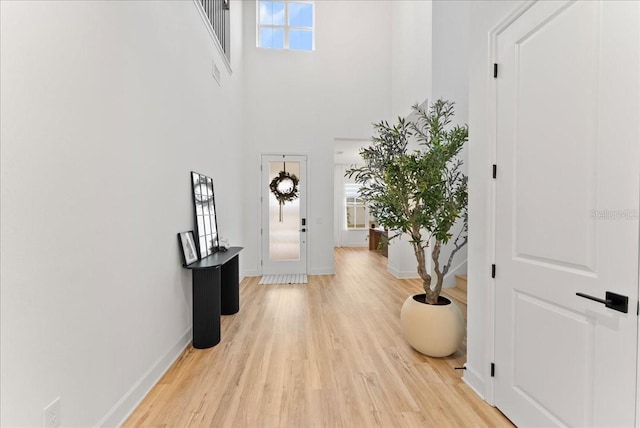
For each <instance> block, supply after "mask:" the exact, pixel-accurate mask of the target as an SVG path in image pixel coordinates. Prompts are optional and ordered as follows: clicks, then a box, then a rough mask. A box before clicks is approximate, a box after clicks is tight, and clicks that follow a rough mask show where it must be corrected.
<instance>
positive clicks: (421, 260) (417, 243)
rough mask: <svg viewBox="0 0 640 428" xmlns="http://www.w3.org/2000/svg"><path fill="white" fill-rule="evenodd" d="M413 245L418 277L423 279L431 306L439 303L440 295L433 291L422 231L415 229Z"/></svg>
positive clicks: (412, 237)
mask: <svg viewBox="0 0 640 428" xmlns="http://www.w3.org/2000/svg"><path fill="white" fill-rule="evenodd" d="M411 239H412V241H411V245H412V246H413V252H414V253H415V255H416V260H417V261H418V275H420V278H421V279H422V288H424V293H425V294H426V295H427V296H426V301H427V303H429V304H435V303H438V294H439V293H435V292H434V290H432V289H431V275H430V274H429V272H428V271H427V268H426V260H425V256H424V248H423V247H422V235H421V234H420V229H419V228H418V229H417V230H416V228H414V229H413V230H412V233H411Z"/></svg>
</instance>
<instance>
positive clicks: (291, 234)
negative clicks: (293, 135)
mask: <svg viewBox="0 0 640 428" xmlns="http://www.w3.org/2000/svg"><path fill="white" fill-rule="evenodd" d="M306 170H307V157H306V156H291V155H263V156H262V194H261V199H262V229H261V233H262V274H263V275H275V274H306V273H307V228H308V224H307V220H306V218H307V195H306V186H307V176H306Z"/></svg>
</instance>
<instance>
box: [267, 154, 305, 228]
mask: <svg viewBox="0 0 640 428" xmlns="http://www.w3.org/2000/svg"><path fill="white" fill-rule="evenodd" d="M299 182H300V180H299V179H298V177H296V175H295V174H291V173H289V172H287V164H286V163H283V167H282V171H280V172H279V173H278V175H277V176H276V177H274V178H273V180H271V183H270V184H269V189H271V193H273V194H274V196H275V197H276V199H277V200H278V204H279V205H280V217H279V220H280V223H282V206H283V205H284V203H285V202H291V201H295V200H296V199H298V183H299Z"/></svg>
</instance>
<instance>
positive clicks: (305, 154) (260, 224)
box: [257, 151, 310, 275]
mask: <svg viewBox="0 0 640 428" xmlns="http://www.w3.org/2000/svg"><path fill="white" fill-rule="evenodd" d="M264 156H304V157H305V158H306V164H305V170H306V172H305V174H306V180H307V183H306V184H305V190H306V192H307V203H306V207H305V209H306V213H307V232H306V239H307V242H306V245H305V253H304V256H305V258H306V270H307V274H308V273H309V242H310V239H309V203H308V192H309V154H308V153H300V152H284V151H283V152H261V153H259V154H258V171H259V179H258V186H257V188H258V195H259V197H260V209H259V210H258V214H257V216H258V218H257V220H258V230H259V231H260V245H259V247H260V248H259V251H258V254H259V255H260V260H259V263H260V265H259V266H258V272H259V273H260V275H262V274H263V272H262V267H263V263H262V261H263V260H264V257H265V254H264V249H263V247H264V245H263V242H262V240H263V237H264V235H263V233H264V232H263V229H264V226H265V225H264V224H262V210H263V203H264V201H263V200H262V158H263V157H264Z"/></svg>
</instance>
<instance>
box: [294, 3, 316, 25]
mask: <svg viewBox="0 0 640 428" xmlns="http://www.w3.org/2000/svg"><path fill="white" fill-rule="evenodd" d="M289 25H292V26H294V27H312V26H313V6H312V5H310V4H308V3H289Z"/></svg>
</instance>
